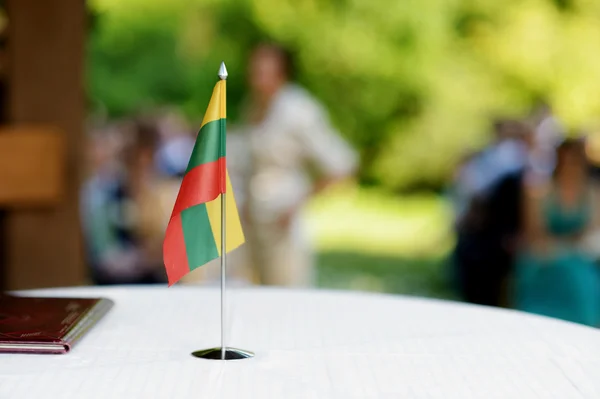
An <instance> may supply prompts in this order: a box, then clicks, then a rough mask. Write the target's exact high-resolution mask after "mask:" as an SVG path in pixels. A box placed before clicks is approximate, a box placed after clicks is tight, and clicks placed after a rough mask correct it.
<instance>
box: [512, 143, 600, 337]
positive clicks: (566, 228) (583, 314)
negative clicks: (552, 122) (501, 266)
mask: <svg viewBox="0 0 600 399" xmlns="http://www.w3.org/2000/svg"><path fill="white" fill-rule="evenodd" d="M525 192H526V195H525V197H526V198H525V209H524V211H525V212H524V213H525V220H526V223H525V247H524V249H523V251H522V253H521V255H520V259H519V261H518V264H517V269H516V276H515V307H516V308H517V309H519V310H522V311H526V312H530V313H536V314H540V315H545V316H549V317H554V318H558V319H563V320H567V321H571V322H575V323H581V324H585V325H589V326H595V327H598V326H600V273H599V270H598V267H597V266H596V264H595V262H594V258H593V256H592V254H591V253H589V252H588V251H587V250H586V249H584V248H585V247H584V241H585V237H586V235H587V234H588V233H590V232H593V231H594V229H595V228H596V226H597V225H598V223H597V219H598V216H597V214H598V212H596V210H595V204H596V203H597V201H596V200H595V198H596V195H595V188H594V187H592V183H591V180H590V179H589V177H588V171H587V163H586V158H585V153H584V145H583V142H581V141H578V140H572V139H569V140H566V141H564V142H563V143H562V144H561V145H560V146H559V148H558V150H557V163H556V169H555V172H554V175H553V178H552V180H551V181H550V182H548V184H545V185H543V187H541V186H540V185H537V186H535V187H534V186H530V187H527V189H526V190H525Z"/></svg>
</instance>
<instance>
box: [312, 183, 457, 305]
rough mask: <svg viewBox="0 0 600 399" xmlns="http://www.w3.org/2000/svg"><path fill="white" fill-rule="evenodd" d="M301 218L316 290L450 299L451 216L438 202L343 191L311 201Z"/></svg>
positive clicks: (424, 196)
mask: <svg viewBox="0 0 600 399" xmlns="http://www.w3.org/2000/svg"><path fill="white" fill-rule="evenodd" d="M306 216H307V221H308V226H309V229H310V231H311V236H312V238H313V241H314V245H315V246H316V249H317V252H318V283H319V286H321V287H326V288H339V289H355V290H366V291H377V292H387V293H398V294H406V295H418V296H428V297H438V298H452V293H451V290H450V289H449V287H448V284H447V280H448V279H447V268H446V265H445V262H446V256H447V254H448V252H449V250H450V248H451V245H452V234H451V231H450V225H451V223H450V222H451V212H450V210H449V209H448V207H447V205H446V203H445V201H444V200H443V199H442V198H441V197H440V196H437V195H435V194H421V195H410V196H393V195H392V194H389V193H386V192H383V191H380V190H377V189H365V188H358V187H356V186H343V187H337V188H336V189H335V191H330V192H328V193H327V194H324V195H322V196H320V197H318V198H316V199H315V200H314V201H313V202H312V203H311V204H310V205H309V207H308V209H307V215H306Z"/></svg>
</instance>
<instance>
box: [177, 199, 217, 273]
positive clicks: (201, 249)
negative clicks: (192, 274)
mask: <svg viewBox="0 0 600 399" xmlns="http://www.w3.org/2000/svg"><path fill="white" fill-rule="evenodd" d="M181 227H182V229H183V239H184V241H185V249H186V252H187V258H188V265H189V267H190V270H194V269H195V268H197V267H200V266H202V265H204V264H205V263H207V262H210V261H211V260H213V259H216V258H218V257H219V252H218V251H217V244H216V242H215V237H214V235H213V231H212V229H211V227H210V220H209V218H208V213H207V211H206V204H200V205H195V206H192V207H191V208H187V209H185V210H184V211H182V212H181Z"/></svg>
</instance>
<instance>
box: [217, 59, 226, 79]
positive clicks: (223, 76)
mask: <svg viewBox="0 0 600 399" xmlns="http://www.w3.org/2000/svg"><path fill="white" fill-rule="evenodd" d="M219 78H220V79H221V80H226V79H227V67H225V63H224V62H221V66H220V67H219Z"/></svg>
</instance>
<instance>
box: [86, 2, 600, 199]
mask: <svg viewBox="0 0 600 399" xmlns="http://www.w3.org/2000/svg"><path fill="white" fill-rule="evenodd" d="M90 7H91V10H92V12H93V13H94V15H95V16H96V22H95V24H94V27H93V30H92V32H91V33H90V37H89V46H88V49H89V63H88V65H89V73H88V76H89V81H88V85H89V93H90V96H91V102H92V104H93V105H94V106H95V107H98V108H104V109H106V110H107V111H108V112H109V114H110V115H113V116H119V115H125V114H128V113H131V112H134V111H136V110H139V109H142V108H147V107H152V106H155V105H164V104H169V105H176V106H179V107H181V108H182V109H183V110H184V111H185V112H186V113H187V114H188V115H189V116H190V117H192V118H194V119H199V118H201V116H202V112H203V111H204V109H205V106H206V103H207V102H208V98H209V96H210V91H211V90H212V87H213V84H214V81H215V79H216V70H217V68H218V65H219V62H220V61H221V60H222V59H224V60H226V62H227V65H228V69H229V71H230V79H229V80H228V98H229V111H230V112H229V113H230V116H231V117H232V118H235V117H236V115H237V113H238V110H239V106H240V103H241V101H242V99H243V95H244V75H245V62H246V58H247V55H248V52H249V50H250V48H251V46H252V45H253V44H254V43H256V42H257V41H258V40H259V39H261V38H272V39H275V40H278V41H280V42H283V43H284V44H286V45H288V46H289V47H290V48H292V49H293V50H295V51H296V52H297V54H298V58H299V60H298V61H299V67H300V68H299V72H300V77H299V78H300V81H301V82H302V83H303V84H305V85H306V86H308V87H309V89H310V90H312V91H313V93H315V95H317V96H318V97H319V98H320V99H322V100H323V102H324V103H325V104H326V105H327V106H328V108H329V110H330V113H331V117H332V120H333V121H334V123H335V124H336V125H337V126H338V128H339V129H340V131H341V132H343V134H344V135H345V136H346V137H347V138H348V139H349V140H351V141H352V142H353V143H354V145H355V146H356V147H357V148H358V149H359V150H360V152H361V155H362V158H363V168H362V171H361V178H362V179H363V181H365V182H373V183H376V184H383V185H385V186H387V187H388V188H390V189H406V188H410V187H415V186H423V185H427V186H437V185H439V184H440V183H441V182H443V180H444V179H445V178H447V176H448V175H449V173H450V171H451V168H452V166H453V165H454V163H455V161H456V159H457V158H458V157H459V156H460V155H461V154H462V153H463V152H464V151H465V150H467V149H469V148H471V147H477V146H480V145H481V144H482V143H483V142H484V141H485V140H486V139H487V129H488V121H489V118H490V116H495V115H497V114H501V115H518V116H522V115H524V114H525V113H526V112H527V111H528V110H529V108H530V106H531V105H532V103H533V101H534V100H535V99H538V98H546V99H548V100H549V102H550V103H551V104H552V105H553V106H554V108H555V110H556V111H557V113H558V114H559V116H561V117H562V118H563V119H564V120H565V121H566V122H567V123H568V124H570V125H589V124H592V123H595V119H594V117H595V116H596V115H597V114H598V111H600V96H598V95H597V93H599V92H600V68H598V67H597V66H598V65H599V64H600V3H599V2H597V1H594V0H553V1H551V0H505V1H493V0H404V1H394V0H377V1H375V0H331V1H329V2H323V1H317V0H235V1H234V0H220V1H216V0H128V1H123V0H95V1H92V2H91V3H90Z"/></svg>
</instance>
